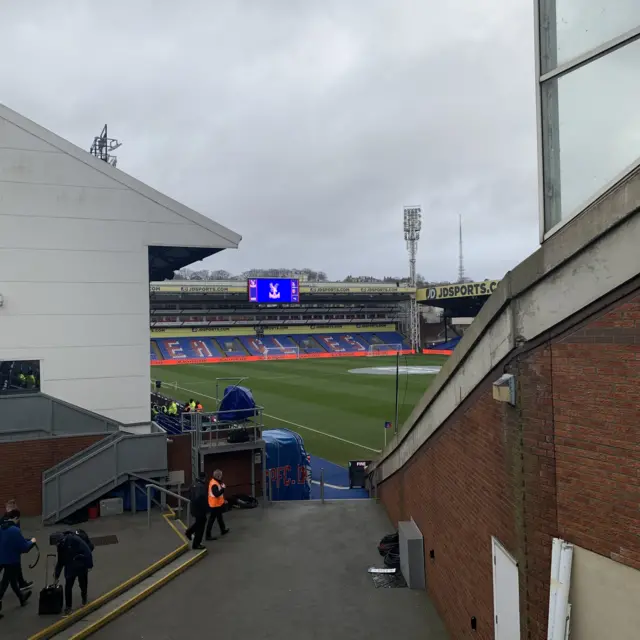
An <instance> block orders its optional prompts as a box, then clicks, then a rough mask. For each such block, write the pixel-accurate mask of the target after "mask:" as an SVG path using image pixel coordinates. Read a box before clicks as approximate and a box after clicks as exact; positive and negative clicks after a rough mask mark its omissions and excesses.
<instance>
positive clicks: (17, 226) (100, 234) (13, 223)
mask: <svg viewBox="0 0 640 640" xmlns="http://www.w3.org/2000/svg"><path fill="white" fill-rule="evenodd" d="M144 227H145V224H144V223H143V222H107V221H103V220H81V219H78V218H57V219H56V218H48V217H45V216H42V217H40V218H36V217H24V216H9V215H0V248H3V247H6V248H9V249H16V248H24V249H59V250H68V251H75V250H82V251H86V250H88V249H89V250H94V251H96V250H103V251H137V250H140V249H141V248H142V246H144V243H143V238H144V237H145V234H144Z"/></svg>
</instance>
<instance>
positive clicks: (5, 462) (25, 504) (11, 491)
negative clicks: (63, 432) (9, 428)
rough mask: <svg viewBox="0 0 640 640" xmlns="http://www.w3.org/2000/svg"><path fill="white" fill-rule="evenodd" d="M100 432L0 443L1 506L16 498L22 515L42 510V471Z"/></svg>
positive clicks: (79, 449)
mask: <svg viewBox="0 0 640 640" xmlns="http://www.w3.org/2000/svg"><path fill="white" fill-rule="evenodd" d="M102 438H104V436H103V435H95V436H73V437H58V438H42V439H38V440H22V441H19V442H3V443H0V461H1V462H0V507H2V508H3V509H4V504H5V502H6V501H7V500H9V499H10V498H15V499H16V500H17V502H18V508H19V509H20V511H21V512H22V513H23V515H25V516H38V515H41V513H42V473H43V472H44V471H46V470H47V469H50V468H51V467H53V466H54V465H56V464H58V463H59V462H62V461H63V460H66V459H67V458H69V457H70V456H72V455H73V454H74V453H78V452H79V451H82V450H83V449H86V448H87V447H89V446H91V445H92V444H93V443H94V442H97V441H98V440H102Z"/></svg>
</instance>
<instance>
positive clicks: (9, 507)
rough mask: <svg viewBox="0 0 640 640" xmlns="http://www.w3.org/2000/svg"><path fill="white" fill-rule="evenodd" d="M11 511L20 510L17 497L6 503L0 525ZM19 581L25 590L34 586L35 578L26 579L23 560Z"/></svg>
mask: <svg viewBox="0 0 640 640" xmlns="http://www.w3.org/2000/svg"><path fill="white" fill-rule="evenodd" d="M11 511H19V509H18V503H17V502H16V501H15V499H11V500H8V501H7V502H6V503H5V505H4V515H3V516H2V517H0V526H2V523H3V522H5V521H7V520H8V517H7V516H8V514H9V513H10V512H11ZM18 527H20V523H19V522H18ZM1 571H2V569H0V572H1ZM18 583H19V584H20V588H21V589H22V590H23V591H26V590H27V589H31V587H33V580H25V579H24V575H23V573H22V562H21V563H20V575H19V576H18Z"/></svg>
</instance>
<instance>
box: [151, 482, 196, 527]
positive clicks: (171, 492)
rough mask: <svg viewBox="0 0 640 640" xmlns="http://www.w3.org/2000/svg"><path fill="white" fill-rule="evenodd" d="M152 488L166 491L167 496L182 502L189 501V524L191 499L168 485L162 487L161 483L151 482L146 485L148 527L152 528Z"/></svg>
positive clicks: (188, 519)
mask: <svg viewBox="0 0 640 640" xmlns="http://www.w3.org/2000/svg"><path fill="white" fill-rule="evenodd" d="M151 489H157V490H158V491H160V492H161V493H164V494H165V495H166V496H171V497H172V498H176V499H177V500H180V501H182V502H186V503H187V518H186V520H187V521H186V522H185V524H186V525H187V526H189V521H190V519H191V500H189V498H185V497H184V496H181V495H180V494H178V493H174V492H173V491H169V489H167V488H166V487H161V486H160V485H159V484H153V483H149V484H148V485H147V486H146V491H147V527H148V528H149V529H151Z"/></svg>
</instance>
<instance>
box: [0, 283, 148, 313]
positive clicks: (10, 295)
mask: <svg viewBox="0 0 640 640" xmlns="http://www.w3.org/2000/svg"><path fill="white" fill-rule="evenodd" d="M0 287H1V289H0V290H1V291H2V294H3V296H4V297H5V305H4V308H3V310H2V312H3V314H7V315H9V316H19V315H38V316H44V315H47V314H48V315H71V316H80V315H85V316H94V315H118V314H127V315H129V314H145V313H148V310H149V300H148V296H149V286H148V285H147V286H145V285H144V284H142V283H136V284H116V283H96V284H85V283H68V282H67V283H52V282H48V283H40V282H38V283H27V282H10V283H5V284H3V283H0Z"/></svg>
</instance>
